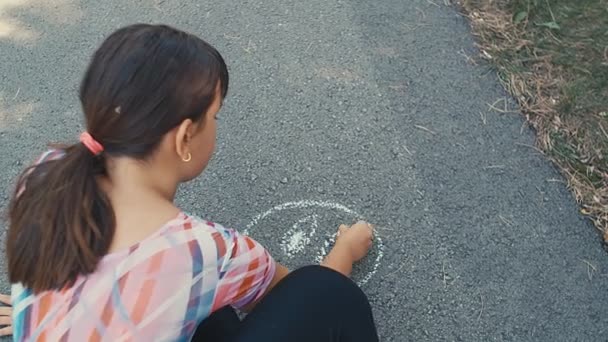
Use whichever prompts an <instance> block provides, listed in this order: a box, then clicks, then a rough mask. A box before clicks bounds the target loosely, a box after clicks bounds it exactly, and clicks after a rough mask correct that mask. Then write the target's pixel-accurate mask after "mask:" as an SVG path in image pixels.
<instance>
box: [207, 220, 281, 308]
mask: <svg viewBox="0 0 608 342" xmlns="http://www.w3.org/2000/svg"><path fill="white" fill-rule="evenodd" d="M219 230H223V232H222V237H223V240H224V242H225V245H224V251H223V252H224V257H223V258H222V260H221V261H220V262H221V264H220V265H219V282H218V285H217V289H216V295H215V299H214V303H213V308H214V310H216V309H219V308H221V307H223V306H227V305H231V306H233V307H235V308H237V309H242V308H244V307H245V306H247V305H249V304H251V303H253V302H255V301H256V300H258V299H260V298H261V297H262V295H263V294H264V293H265V292H266V289H268V286H269V285H270V282H271V281H272V279H273V277H274V274H275V269H276V265H275V261H274V259H273V258H272V256H270V253H269V252H268V251H267V250H266V249H265V248H264V247H262V245H260V244H259V243H258V242H256V241H255V240H253V239H252V238H250V237H248V236H245V235H242V234H240V233H238V232H237V231H235V230H233V229H225V228H219Z"/></svg>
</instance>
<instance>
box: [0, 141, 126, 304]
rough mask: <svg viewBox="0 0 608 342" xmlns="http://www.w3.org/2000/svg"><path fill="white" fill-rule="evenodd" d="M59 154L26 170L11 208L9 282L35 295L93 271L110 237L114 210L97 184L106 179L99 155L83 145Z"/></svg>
mask: <svg viewBox="0 0 608 342" xmlns="http://www.w3.org/2000/svg"><path fill="white" fill-rule="evenodd" d="M64 151H65V155H64V156H63V157H62V158H59V159H55V160H49V161H44V162H42V163H40V164H39V165H34V166H31V167H30V168H28V169H27V170H25V171H24V172H23V174H22V175H21V177H20V178H19V181H18V183H17V190H16V191H15V193H14V195H13V198H12V200H11V204H10V209H9V221H10V225H9V230H8V238H7V245H6V251H7V258H8V273H9V279H10V282H11V283H21V284H22V285H23V286H25V287H27V288H29V289H31V290H32V291H34V293H39V292H42V291H47V290H58V289H62V288H64V287H69V286H72V285H73V284H74V282H75V280H76V279H77V278H78V276H80V275H87V274H90V273H92V272H94V271H95V269H96V267H97V264H98V262H99V260H100V259H101V257H103V256H104V255H105V254H106V253H107V252H108V250H109V248H110V245H111V243H112V238H113V235H114V229H115V218H114V211H113V209H112V206H111V205H110V202H109V200H108V198H107V196H106V195H105V193H104V192H102V190H101V189H100V187H99V185H98V182H97V177H98V176H102V175H105V166H104V161H103V155H98V156H96V155H94V154H92V153H91V151H90V150H89V149H88V148H87V147H85V145H83V144H76V145H74V146H71V147H68V148H66V149H65V150H64Z"/></svg>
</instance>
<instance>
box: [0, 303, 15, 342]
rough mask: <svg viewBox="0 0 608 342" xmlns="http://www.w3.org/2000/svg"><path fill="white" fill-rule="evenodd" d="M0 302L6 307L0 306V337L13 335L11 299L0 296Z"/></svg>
mask: <svg viewBox="0 0 608 342" xmlns="http://www.w3.org/2000/svg"><path fill="white" fill-rule="evenodd" d="M0 302H2V303H3V304H5V305H8V306H0V327H2V328H0V336H11V335H13V317H12V316H13V307H12V306H11V297H10V296H7V295H5V294H0Z"/></svg>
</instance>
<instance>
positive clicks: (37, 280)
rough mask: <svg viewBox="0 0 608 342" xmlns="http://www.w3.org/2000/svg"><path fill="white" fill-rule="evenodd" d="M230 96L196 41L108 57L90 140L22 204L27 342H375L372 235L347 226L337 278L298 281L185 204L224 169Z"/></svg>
mask: <svg viewBox="0 0 608 342" xmlns="http://www.w3.org/2000/svg"><path fill="white" fill-rule="evenodd" d="M227 92H228V70H227V68H226V64H225V63H224V60H223V58H222V57H221V55H220V54H219V53H218V52H217V51H216V50H215V49H214V48H213V47H212V46H210V45H209V44H207V43H206V42H204V41H202V40H201V39H199V38H197V37H195V36H193V35H190V34H188V33H185V32H182V31H179V30H176V29H174V28H170V27H167V26H160V25H143V24H140V25H132V26H128V27H125V28H122V29H120V30H118V31H116V32H114V33H113V34H112V35H110V36H109V37H108V38H107V39H106V40H105V41H104V42H103V44H102V45H101V47H100V48H99V49H98V50H97V51H96V52H95V54H94V56H93V58H92V61H91V62H90V65H89V67H88V69H87V71H86V73H85V76H84V79H83V80H82V83H81V86H80V101H81V103H82V108H83V111H84V116H85V121H86V127H87V131H86V132H84V133H82V135H81V136H80V143H78V144H75V145H72V146H69V147H63V148H58V149H53V150H50V151H48V152H46V153H45V154H44V155H43V156H42V157H41V158H40V160H39V161H38V162H37V163H36V164H35V165H34V166H33V167H31V168H29V169H28V170H26V171H25V172H24V173H23V175H22V176H21V178H20V179H19V181H18V184H17V190H16V192H15V195H14V196H13V198H12V201H11V206H10V212H9V219H10V226H9V231H8V238H7V239H8V240H7V257H8V270H9V278H10V281H11V283H12V284H13V287H12V302H13V316H12V317H13V326H12V329H13V336H14V339H15V340H17V341H22V340H27V341H38V340H41V341H43V340H47V341H101V340H103V341H125V340H129V341H169V340H171V341H173V340H178V341H188V340H191V339H192V340H199V341H365V342H369V341H376V340H377V336H376V330H375V327H374V322H373V318H372V314H371V310H370V306H369V304H368V302H367V299H366V297H365V295H364V294H363V293H362V292H361V290H359V289H358V288H357V287H356V285H354V284H353V282H352V281H350V280H349V279H348V278H347V277H346V276H348V275H349V273H350V271H351V268H352V264H353V262H355V261H358V260H359V259H361V258H362V257H364V256H365V254H366V253H367V252H368V250H369V248H370V246H371V243H372V228H371V227H370V226H369V225H368V224H367V223H365V222H359V223H357V224H355V225H353V226H352V227H350V228H348V227H346V226H341V227H340V230H339V233H340V234H339V237H338V239H337V241H336V244H335V247H334V248H333V250H332V251H331V252H330V253H329V255H328V257H327V258H326V260H325V261H324V262H323V266H324V267H323V266H309V267H305V268H302V269H300V270H296V271H294V272H292V273H290V274H288V271H287V269H286V268H285V267H284V266H282V265H280V264H278V263H276V262H275V261H274V260H273V259H272V257H271V256H270V255H269V253H268V252H267V251H266V250H265V249H264V248H263V247H262V246H261V245H259V244H258V243H257V242H256V241H254V240H253V239H251V238H249V237H246V236H243V235H240V234H239V233H238V232H236V231H235V230H232V229H227V228H224V227H222V226H220V225H218V224H215V223H212V222H208V221H205V220H202V219H199V218H197V217H194V216H191V215H188V214H186V213H184V212H183V211H181V210H180V209H179V208H178V207H176V206H175V204H173V200H174V196H175V192H176V189H177V187H178V185H179V184H180V183H182V182H185V181H188V180H191V179H193V178H195V177H196V176H198V175H199V174H201V172H202V171H203V169H204V168H205V166H206V165H207V162H208V161H209V159H210V158H211V155H212V153H213V150H214V145H215V134H216V131H215V130H216V124H215V116H216V114H217V112H218V111H219V110H220V108H221V105H222V102H223V100H224V98H225V97H226V94H227ZM233 308H237V309H239V310H243V311H246V312H249V315H248V316H247V317H246V318H245V319H244V320H243V321H242V322H241V321H240V320H239V319H238V316H237V315H236V313H235V311H234V309H233ZM9 328H10V327H9Z"/></svg>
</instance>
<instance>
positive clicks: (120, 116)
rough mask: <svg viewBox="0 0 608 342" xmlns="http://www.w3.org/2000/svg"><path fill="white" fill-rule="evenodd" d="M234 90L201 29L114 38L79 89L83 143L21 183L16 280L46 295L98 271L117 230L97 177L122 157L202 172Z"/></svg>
mask: <svg viewBox="0 0 608 342" xmlns="http://www.w3.org/2000/svg"><path fill="white" fill-rule="evenodd" d="M227 91H228V70H227V68H226V64H225V62H224V60H223V59H222V57H221V55H220V54H219V53H218V52H217V51H216V50H215V49H214V48H213V47H212V46H210V45H209V44H207V43H206V42H204V41H203V40H201V39H199V38H197V37H195V36H193V35H190V34H188V33H185V32H182V31H179V30H176V29H174V28H171V27H167V26H162V25H145V24H138V25H132V26H128V27H125V28H122V29H120V30H118V31H116V32H114V33H113V34H112V35H110V36H109V37H108V38H107V39H106V40H105V41H104V42H103V43H102V45H101V46H100V47H99V49H98V50H97V51H96V52H95V54H94V55H93V58H92V60H91V62H90V65H89V67H88V69H87V71H86V73H85V76H84V78H83V80H82V83H81V86H80V101H81V103H82V108H83V111H84V116H85V121H86V130H87V132H86V133H85V134H84V135H83V136H84V137H85V138H84V140H83V143H78V144H75V145H72V146H70V147H67V148H66V149H65V155H64V156H63V157H62V158H61V159H59V160H53V161H49V162H45V163H42V164H41V165H39V166H37V167H35V168H31V169H29V170H26V172H24V173H23V176H22V177H21V178H20V180H19V182H18V184H17V189H18V191H16V192H15V195H14V196H13V198H12V201H11V207H10V214H9V215H10V228H9V233H8V238H7V256H8V269H9V278H10V280H11V282H13V283H15V282H20V283H23V284H24V285H25V286H26V287H29V288H31V289H32V290H34V291H36V292H38V291H44V290H49V289H57V288H61V287H63V286H66V285H69V284H71V283H72V282H73V281H74V280H75V279H76V278H77V277H78V276H79V275H83V274H88V273H91V272H93V271H94V270H95V268H96V266H97V263H98V262H99V259H100V258H101V257H102V256H104V255H105V254H106V253H107V252H108V250H109V248H110V245H111V243H112V239H113V236H114V231H115V217H114V210H113V209H112V206H111V204H110V201H109V200H108V197H107V195H106V194H105V193H104V192H103V191H102V190H101V188H100V185H99V183H98V182H97V179H99V177H103V176H109V174H110V173H111V170H109V168H110V166H109V165H110V164H111V163H112V162H113V161H116V160H133V161H136V162H139V161H145V162H146V163H149V164H152V165H156V166H159V167H161V168H162V169H163V170H168V171H167V172H170V173H171V175H168V176H169V177H173V178H172V179H175V180H176V181H185V180H189V179H192V178H194V177H196V176H197V175H198V174H200V173H201V172H202V170H203V169H204V167H205V166H206V164H207V162H208V161H209V159H210V157H211V154H212V152H213V149H214V145H215V118H214V116H215V114H216V113H217V111H218V110H219V108H220V106H221V104H222V101H223V99H224V97H225V96H226V93H227ZM91 144H93V145H94V146H96V148H91ZM101 150H103V152H100V151H101Z"/></svg>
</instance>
